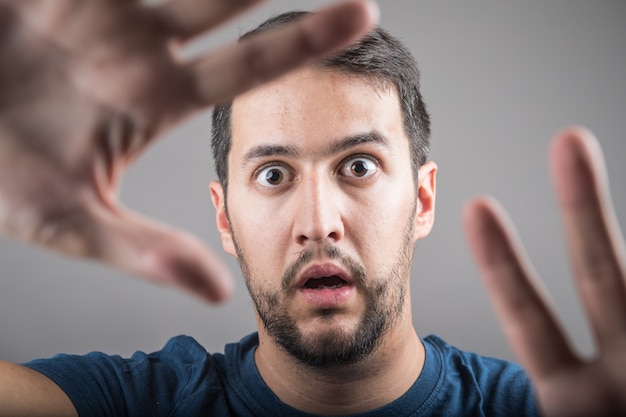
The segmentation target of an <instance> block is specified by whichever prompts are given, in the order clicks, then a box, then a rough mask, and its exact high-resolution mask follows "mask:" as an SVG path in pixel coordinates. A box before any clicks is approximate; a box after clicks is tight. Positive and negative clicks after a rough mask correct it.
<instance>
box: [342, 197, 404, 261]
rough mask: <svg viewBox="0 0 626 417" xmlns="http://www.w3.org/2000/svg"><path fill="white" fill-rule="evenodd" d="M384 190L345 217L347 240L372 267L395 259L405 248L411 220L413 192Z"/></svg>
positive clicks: (356, 206) (360, 204)
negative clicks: (403, 247)
mask: <svg viewBox="0 0 626 417" xmlns="http://www.w3.org/2000/svg"><path fill="white" fill-rule="evenodd" d="M386 190H387V191H386V192H384V193H383V192H381V193H375V194H374V195H376V198H372V199H368V201H367V202H365V201H360V202H359V204H358V205H355V207H354V208H353V210H351V213H350V214H349V215H348V216H346V222H347V224H348V227H347V229H348V233H349V236H348V238H349V239H351V240H352V241H353V242H354V244H355V246H356V248H357V250H358V251H359V252H360V253H359V255H360V256H361V259H363V260H364V261H365V262H367V263H370V267H372V268H375V267H376V266H380V265H379V263H380V264H386V263H388V262H390V260H393V259H395V258H396V255H397V253H398V252H399V251H400V250H401V249H402V246H403V245H404V241H405V234H406V232H407V227H408V225H409V222H410V221H413V216H412V214H413V207H414V200H413V199H412V191H411V190H408V191H407V189H406V187H405V188H404V189H402V190H395V191H393V190H391V188H390V187H387V189H386ZM372 262H373V263H372Z"/></svg>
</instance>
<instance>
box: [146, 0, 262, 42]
mask: <svg viewBox="0 0 626 417" xmlns="http://www.w3.org/2000/svg"><path fill="white" fill-rule="evenodd" d="M261 2H262V0H170V1H168V2H167V3H164V4H162V5H160V6H158V7H157V8H155V13H157V14H158V15H160V17H161V20H162V21H163V22H164V23H165V24H166V26H167V27H168V28H169V31H171V33H172V34H173V35H174V36H176V37H177V38H179V39H181V40H186V39H189V38H192V37H194V36H196V35H198V34H200V33H202V32H204V31H206V30H209V29H211V28H213V27H215V26H217V25H219V24H220V23H223V22H225V21H227V20H229V19H231V18H232V17H234V16H236V15H237V14H239V13H241V12H243V11H244V10H246V9H248V8H249V7H252V6H254V5H256V4H259V3H261Z"/></svg>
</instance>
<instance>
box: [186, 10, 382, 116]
mask: <svg viewBox="0 0 626 417" xmlns="http://www.w3.org/2000/svg"><path fill="white" fill-rule="evenodd" d="M377 20H378V9H377V6H376V4H375V3H372V2H364V1H351V2H346V3H343V4H340V5H337V6H334V7H332V8H329V9H326V10H324V11H321V12H318V13H315V14H312V15H310V16H307V17H304V18H302V19H300V20H298V21H296V22H292V23H290V24H288V25H285V26H284V27H280V28H277V29H275V30H271V31H268V32H265V33H261V34H259V35H257V36H253V37H251V38H249V39H246V40H244V41H242V42H240V43H238V44H237V45H234V46H231V47H229V48H227V49H224V50H222V51H221V52H219V53H216V54H213V55H211V56H209V57H207V58H205V59H203V60H201V61H199V62H196V63H194V64H192V66H191V71H192V73H193V77H195V78H196V80H197V86H198V95H199V96H200V101H202V102H203V104H204V105H211V104H216V103H219V102H223V101H226V100H229V99H231V98H232V97H234V96H236V95H237V94H239V93H242V92H244V91H246V90H249V89H251V88H253V87H255V86H256V85H258V84H261V83H263V82H266V81H269V80H271V79H273V78H276V77H278V76H279V75H282V74H283V73H285V72H287V71H289V70H291V69H293V68H295V67H297V66H299V65H301V64H304V63H306V62H308V61H310V60H312V59H314V58H319V57H321V56H324V55H327V54H329V53H331V52H333V51H336V50H338V49H339V48H342V47H346V46H348V45H349V44H351V43H352V42H354V41H356V40H357V39H358V38H359V37H361V36H363V35H365V33H366V32H367V31H369V30H370V29H371V28H372V26H373V25H374V24H375V23H376V21H377Z"/></svg>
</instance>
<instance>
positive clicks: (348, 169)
mask: <svg viewBox="0 0 626 417" xmlns="http://www.w3.org/2000/svg"><path fill="white" fill-rule="evenodd" d="M376 172H378V164H377V163H376V162H375V161H374V160H373V159H372V158H369V157H366V156H362V155H361V156H354V157H351V158H348V159H346V160H345V161H344V162H343V163H342V164H341V167H340V168H339V174H341V175H343V176H346V177H353V178H367V177H370V176H372V175H374V174H375V173H376Z"/></svg>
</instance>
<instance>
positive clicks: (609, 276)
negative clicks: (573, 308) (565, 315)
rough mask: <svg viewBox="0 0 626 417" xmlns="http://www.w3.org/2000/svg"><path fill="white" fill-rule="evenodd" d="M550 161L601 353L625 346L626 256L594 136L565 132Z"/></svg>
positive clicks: (578, 278) (572, 255)
mask: <svg viewBox="0 0 626 417" xmlns="http://www.w3.org/2000/svg"><path fill="white" fill-rule="evenodd" d="M550 161H551V168H552V176H553V180H554V184H555V187H556V193H557V197H558V201H559V205H560V209H561V212H562V217H563V223H564V228H565V234H566V238H567V242H568V249H569V254H570V259H571V262H572V267H573V273H574V276H575V278H576V282H577V284H578V288H579V291H580V293H581V298H582V300H583V304H584V306H585V308H586V310H587V313H588V315H589V319H590V322H591V325H592V327H593V331H594V334H595V337H596V340H597V343H598V347H599V349H600V350H603V349H606V348H609V347H610V346H611V345H613V346H615V344H619V345H622V346H623V344H624V343H626V282H625V280H626V267H625V266H624V262H625V258H626V251H625V250H624V241H623V238H622V237H621V234H620V229H619V225H618V222H617V219H616V216H615V212H614V210H613V206H612V204H611V198H610V193H609V188H608V177H607V174H606V167H605V165H604V159H603V157H602V151H601V149H600V146H599V144H598V142H597V141H596V139H595V138H594V136H593V134H592V133H591V132H589V131H587V130H585V129H583V128H570V129H568V130H565V131H563V132H562V133H560V134H559V135H558V136H557V137H556V139H555V141H554V142H553V145H552V148H551V152H550Z"/></svg>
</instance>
